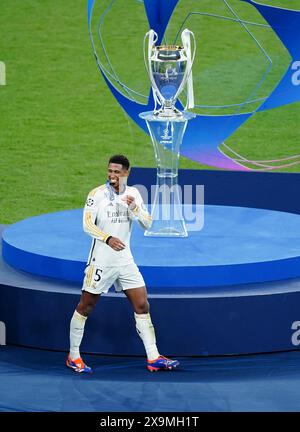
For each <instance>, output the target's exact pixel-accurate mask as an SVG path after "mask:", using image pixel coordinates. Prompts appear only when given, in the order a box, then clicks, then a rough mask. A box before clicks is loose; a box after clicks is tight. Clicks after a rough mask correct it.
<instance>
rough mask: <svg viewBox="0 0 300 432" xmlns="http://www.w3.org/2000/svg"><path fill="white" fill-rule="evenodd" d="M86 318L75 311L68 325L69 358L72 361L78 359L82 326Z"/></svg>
mask: <svg viewBox="0 0 300 432" xmlns="http://www.w3.org/2000/svg"><path fill="white" fill-rule="evenodd" d="M86 319H87V317H85V316H83V315H80V313H78V312H77V311H76V310H75V312H74V314H73V316H72V319H71V323H70V357H71V359H72V360H75V359H77V358H78V357H80V352H79V347H80V344H81V341H82V338H83V332H84V326H85V322H86Z"/></svg>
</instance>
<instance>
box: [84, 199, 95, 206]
mask: <svg viewBox="0 0 300 432" xmlns="http://www.w3.org/2000/svg"><path fill="white" fill-rule="evenodd" d="M93 204H94V200H93V198H88V199H87V200H86V205H87V206H88V207H91V206H92V205H93Z"/></svg>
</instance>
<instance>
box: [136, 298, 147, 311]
mask: <svg viewBox="0 0 300 432" xmlns="http://www.w3.org/2000/svg"><path fill="white" fill-rule="evenodd" d="M135 313H137V314H147V313H149V303H148V301H147V300H142V301H139V302H137V303H136V304H135Z"/></svg>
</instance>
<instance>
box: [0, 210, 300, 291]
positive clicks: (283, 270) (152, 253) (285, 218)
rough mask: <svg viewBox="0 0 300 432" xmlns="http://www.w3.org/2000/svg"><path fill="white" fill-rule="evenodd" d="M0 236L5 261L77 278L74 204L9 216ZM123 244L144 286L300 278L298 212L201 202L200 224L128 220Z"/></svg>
mask: <svg viewBox="0 0 300 432" xmlns="http://www.w3.org/2000/svg"><path fill="white" fill-rule="evenodd" d="M194 212H203V209H201V208H200V206H198V207H196V206H195V209H194ZM190 213H191V212H190ZM2 238H3V257H4V260H5V261H6V262H7V263H8V264H10V265H11V266H12V267H14V268H17V269H20V270H24V271H27V272H29V273H32V274H36V275H39V276H47V277H53V278H56V279H61V280H67V281H74V282H81V281H82V279H83V275H84V269H85V266H86V261H87V256H88V252H89V248H90V244H91V238H90V237H89V236H87V235H86V234H85V233H84V232H83V230H82V210H81V209H80V210H71V211H65V212H58V213H52V214H46V215H42V216H37V217H33V218H30V219H27V220H24V221H21V222H17V223H16V224H14V225H12V226H11V227H9V228H7V229H6V230H5V231H4V233H3V236H2ZM131 243H132V251H133V255H134V257H135V261H136V263H137V265H138V266H139V268H140V270H141V272H142V274H143V275H144V278H145V281H146V284H147V287H148V289H149V290H150V291H151V292H152V291H158V292H162V291H166V288H167V292H174V290H176V291H178V292H181V291H182V289H191V292H192V293H195V292H198V291H199V289H200V291H201V288H202V287H205V286H211V287H215V286H224V285H234V284H245V283H256V282H267V281H274V280H280V279H289V278H294V277H300V215H295V214H292V213H284V212H278V211H271V210H263V209H254V208H247V207H230V206H212V205H206V206H205V208H204V226H203V228H202V229H201V230H200V231H190V232H189V237H188V238H149V237H145V236H144V231H143V230H142V229H141V228H140V226H139V225H138V224H134V227H133V233H132V242H131ZM107 247H109V246H107Z"/></svg>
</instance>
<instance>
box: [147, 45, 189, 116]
mask: <svg viewBox="0 0 300 432" xmlns="http://www.w3.org/2000/svg"><path fill="white" fill-rule="evenodd" d="M151 54H152V55H151V56H150V58H149V61H150V62H149V63H150V64H149V66H150V74H151V75H152V80H151V81H152V83H153V85H154V87H155V90H156V94H157V96H158V97H159V100H160V102H161V109H160V110H159V111H155V113H154V114H156V115H159V116H161V117H173V116H174V115H175V116H180V115H181V112H180V111H179V110H177V108H175V103H176V100H177V98H178V96H179V94H180V93H181V91H182V89H183V86H184V84H185V82H186V76H187V57H186V55H185V51H184V48H183V47H181V46H179V45H159V46H154V47H153V48H152V53H151Z"/></svg>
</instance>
